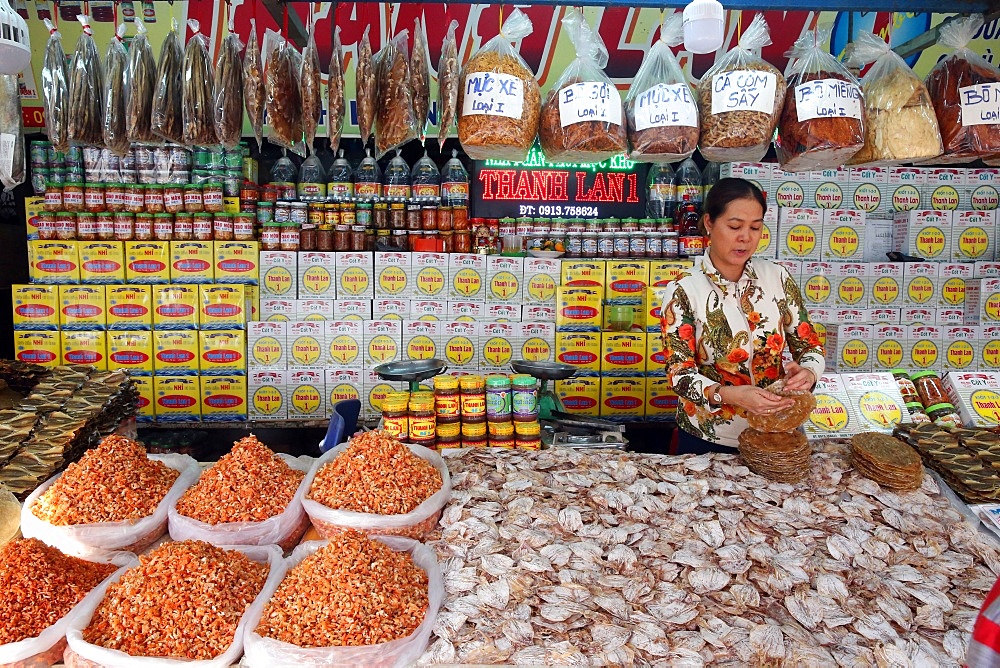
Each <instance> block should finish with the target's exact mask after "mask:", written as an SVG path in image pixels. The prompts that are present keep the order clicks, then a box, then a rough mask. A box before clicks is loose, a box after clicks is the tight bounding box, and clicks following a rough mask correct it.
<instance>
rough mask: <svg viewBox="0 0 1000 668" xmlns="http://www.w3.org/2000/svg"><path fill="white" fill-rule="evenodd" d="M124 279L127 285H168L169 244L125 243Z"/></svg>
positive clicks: (158, 242)
mask: <svg viewBox="0 0 1000 668" xmlns="http://www.w3.org/2000/svg"><path fill="white" fill-rule="evenodd" d="M125 279H126V280H127V281H128V282H129V283H169V282H170V244H169V243H167V242H166V241H126V242H125Z"/></svg>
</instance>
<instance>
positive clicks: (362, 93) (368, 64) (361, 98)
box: [354, 26, 377, 144]
mask: <svg viewBox="0 0 1000 668" xmlns="http://www.w3.org/2000/svg"><path fill="white" fill-rule="evenodd" d="M370 29H371V26H366V27H365V33H364V35H362V36H361V44H360V46H358V65H357V69H356V71H355V83H354V87H355V91H354V96H355V98H356V99H357V102H358V129H359V130H360V131H361V143H362V144H367V143H368V140H369V138H371V136H372V128H374V127H375V94H376V88H377V85H376V80H375V62H374V57H373V56H372V43H371V40H369V39H368V31H369V30H370Z"/></svg>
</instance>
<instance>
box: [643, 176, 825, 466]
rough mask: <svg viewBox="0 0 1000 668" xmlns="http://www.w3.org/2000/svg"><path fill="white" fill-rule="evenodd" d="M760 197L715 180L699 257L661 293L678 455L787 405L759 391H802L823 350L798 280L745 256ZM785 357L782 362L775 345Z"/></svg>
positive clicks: (757, 227)
mask: <svg viewBox="0 0 1000 668" xmlns="http://www.w3.org/2000/svg"><path fill="white" fill-rule="evenodd" d="M766 208H767V201H766V200H765V198H764V194H763V193H762V192H761V191H760V189H759V188H757V187H756V186H755V185H754V184H752V183H750V182H749V181H746V180H744V179H721V180H720V181H719V182H718V183H717V184H716V185H715V186H714V187H713V188H712V189H711V190H710V191H709V193H708V196H707V197H706V199H705V203H704V215H703V217H702V220H701V223H702V225H703V227H704V229H703V230H702V231H703V234H704V235H705V236H706V237H707V240H708V250H707V253H706V254H705V255H704V256H703V257H702V258H700V259H699V260H696V261H695V266H694V267H693V268H691V269H690V270H688V271H685V272H684V273H682V274H681V275H680V276H679V277H678V278H677V279H676V280H675V281H673V282H671V283H670V284H669V285H668V286H667V287H666V288H665V289H664V294H663V304H662V307H661V328H662V331H663V344H664V348H665V351H664V352H665V356H666V366H667V375H668V376H669V377H670V383H671V385H672V386H673V388H674V391H675V392H677V394H678V397H679V405H678V410H677V426H678V427H679V428H680V429H679V442H678V445H679V448H678V449H679V452H681V453H690V452H694V453H702V452H732V449H733V448H735V447H737V437H738V436H739V434H740V432H742V431H743V430H744V429H746V427H747V421H746V419H745V418H744V417H742V415H744V414H746V413H758V414H765V415H766V414H770V413H774V412H776V411H779V410H782V409H784V408H788V407H789V406H791V405H792V404H793V401H792V400H791V399H790V398H788V397H782V396H779V395H777V394H774V393H773V392H769V391H767V390H766V389H765V388H767V387H768V386H769V385H771V384H772V383H774V382H776V381H778V380H784V386H785V388H786V389H787V390H807V391H808V390H810V389H811V388H812V387H813V385H815V383H816V380H817V379H818V378H819V376H820V374H822V373H823V367H824V351H823V347H822V345H821V344H820V341H819V337H818V336H817V334H816V331H815V330H814V329H813V326H812V324H811V323H810V322H809V317H808V314H807V313H806V309H805V307H804V305H803V303H802V295H801V293H800V292H799V288H798V285H797V284H796V282H795V280H794V279H793V278H792V277H791V275H790V274H789V273H788V271H787V270H786V269H785V268H784V267H781V266H780V265H777V264H774V263H773V262H770V261H768V260H764V259H762V258H755V259H754V258H753V257H752V256H753V254H754V251H756V250H757V245H758V243H759V242H760V237H761V232H762V230H763V227H764V211H765V209H766ZM786 343H787V345H788V349H789V351H790V352H791V356H792V359H794V361H789V362H787V363H786V364H784V366H783V365H782V352H783V350H784V348H785V345H786Z"/></svg>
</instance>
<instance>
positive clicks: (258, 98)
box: [243, 19, 267, 148]
mask: <svg viewBox="0 0 1000 668" xmlns="http://www.w3.org/2000/svg"><path fill="white" fill-rule="evenodd" d="M266 97H267V92H266V90H265V88H264V65H263V64H262V61H261V57H260V44H259V42H258V41H257V20H256V19H250V38H249V39H248V40H247V50H246V53H245V54H244V56H243V104H244V105H245V106H246V110H247V118H248V119H249V121H250V127H251V128H253V134H254V136H255V137H256V138H257V147H258V148H263V147H264V101H265V99H266Z"/></svg>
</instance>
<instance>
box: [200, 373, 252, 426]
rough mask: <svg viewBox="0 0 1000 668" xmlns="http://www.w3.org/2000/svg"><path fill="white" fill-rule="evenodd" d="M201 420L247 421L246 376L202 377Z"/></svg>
mask: <svg viewBox="0 0 1000 668" xmlns="http://www.w3.org/2000/svg"><path fill="white" fill-rule="evenodd" d="M201 419H202V420H204V421H206V422H212V421H229V420H246V419H247V379H246V376H237V375H234V376H202V377H201Z"/></svg>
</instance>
